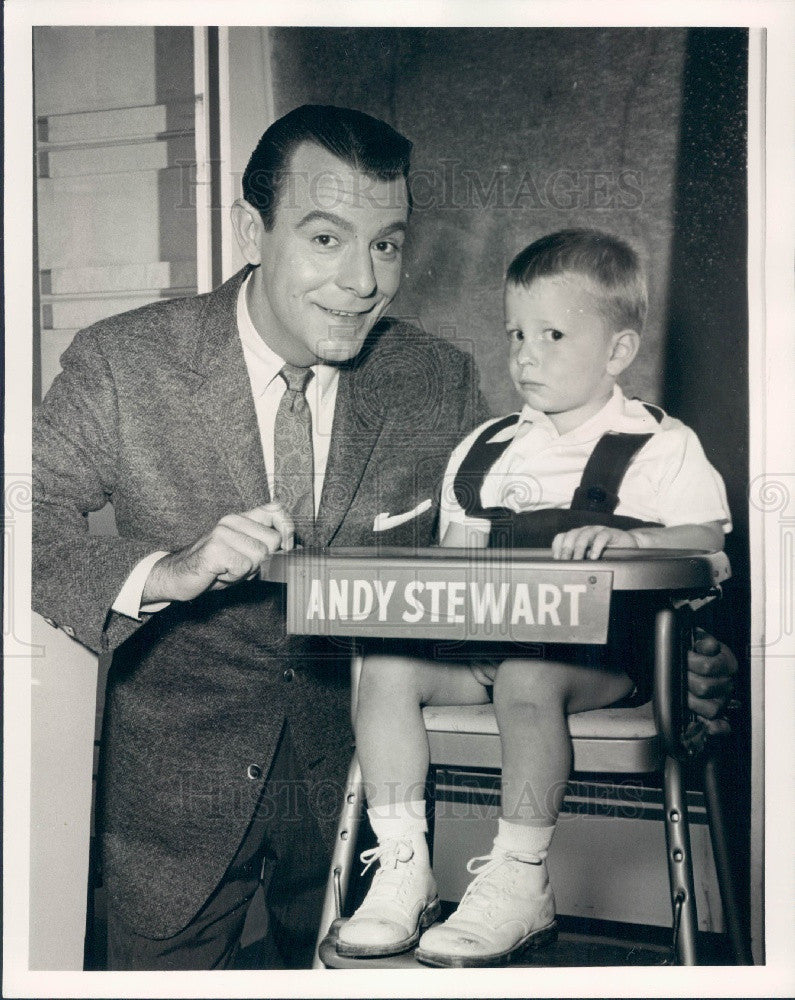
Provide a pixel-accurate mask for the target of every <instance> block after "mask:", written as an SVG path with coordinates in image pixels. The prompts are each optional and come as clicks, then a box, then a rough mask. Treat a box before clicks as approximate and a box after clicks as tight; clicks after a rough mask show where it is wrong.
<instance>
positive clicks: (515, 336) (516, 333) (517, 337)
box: [508, 330, 524, 344]
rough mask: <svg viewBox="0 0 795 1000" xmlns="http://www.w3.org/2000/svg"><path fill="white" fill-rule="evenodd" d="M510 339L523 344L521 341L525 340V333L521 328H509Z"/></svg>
mask: <svg viewBox="0 0 795 1000" xmlns="http://www.w3.org/2000/svg"><path fill="white" fill-rule="evenodd" d="M508 340H510V341H512V342H513V343H515V344H521V342H522V341H523V340H524V333H522V331H521V330H509V331H508Z"/></svg>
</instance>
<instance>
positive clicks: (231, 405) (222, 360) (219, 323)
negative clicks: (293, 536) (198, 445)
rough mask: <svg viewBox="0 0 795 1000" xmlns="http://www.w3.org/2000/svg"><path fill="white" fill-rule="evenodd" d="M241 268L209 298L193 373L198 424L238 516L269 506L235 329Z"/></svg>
mask: <svg viewBox="0 0 795 1000" xmlns="http://www.w3.org/2000/svg"><path fill="white" fill-rule="evenodd" d="M248 271H249V269H248V268H245V269H244V270H242V271H239V272H238V273H237V274H236V275H234V276H233V277H232V278H230V280H229V281H227V282H226V283H225V284H224V285H221V287H220V288H219V289H218V290H217V291H215V292H213V293H211V294H210V295H209V296H208V298H207V305H206V308H205V312H204V315H203V317H202V327H203V328H202V331H201V335H200V337H199V341H198V344H197V349H196V354H195V356H194V359H193V364H192V367H193V369H194V372H195V375H196V383H195V386H194V388H193V392H192V396H193V403H194V407H195V413H196V418H197V420H198V421H199V422H200V424H201V425H202V426H203V428H204V431H205V433H206V436H207V440H208V441H212V442H213V443H214V444H215V447H216V449H217V451H218V456H219V460H220V461H221V462H222V463H223V465H224V466H225V467H226V469H227V471H228V473H229V476H230V478H231V480H232V483H233V485H234V486H235V488H236V489H237V491H238V492H239V494H240V499H241V504H242V506H241V510H248V509H250V508H251V507H256V506H257V505H258V504H261V503H267V502H268V501H269V500H270V492H269V489H268V478H267V473H266V471H265V460H264V458H263V456H262V443H261V441H260V435H259V426H258V424H257V414H256V410H255V409H254V400H253V398H252V396H251V386H250V383H249V377H248V370H247V369H246V362H245V359H244V357H243V349H242V346H241V344H240V337H239V335H238V329H237V295H238V291H239V290H240V285H241V284H242V282H243V280H244V279H245V277H246V275H247V274H248Z"/></svg>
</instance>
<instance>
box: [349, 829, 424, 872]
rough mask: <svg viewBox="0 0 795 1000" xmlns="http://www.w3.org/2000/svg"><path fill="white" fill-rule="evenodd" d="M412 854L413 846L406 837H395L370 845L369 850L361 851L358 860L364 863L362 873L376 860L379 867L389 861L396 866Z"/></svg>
mask: <svg viewBox="0 0 795 1000" xmlns="http://www.w3.org/2000/svg"><path fill="white" fill-rule="evenodd" d="M413 856H414V848H413V847H412V846H411V841H410V840H408V839H407V838H399V839H398V838H396V839H394V840H386V841H384V843H383V844H377V845H376V846H375V847H371V848H370V850H369V851H362V853H361V854H360V855H359V860H360V861H361V863H362V864H363V865H364V868H363V869H362V875H364V874H365V873H366V872H367V871H368V869H370V868H371V867H372V866H373V865H374V864H375V862H376V861H380V862H381V867H382V868H386V867H387V865H388V864H389V862H390V861H391V862H392V867H393V868H396V867H397V864H398V862H399V861H410V860H411V859H412V857H413Z"/></svg>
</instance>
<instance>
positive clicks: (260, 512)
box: [244, 500, 295, 551]
mask: <svg viewBox="0 0 795 1000" xmlns="http://www.w3.org/2000/svg"><path fill="white" fill-rule="evenodd" d="M244 517H248V518H250V519H251V520H252V521H256V522H257V523H258V524H262V525H265V527H269V528H274V530H275V531H277V532H278V534H279V537H280V538H281V548H283V549H284V550H285V551H289V550H290V549H291V548H292V547H293V545H294V544H295V524H294V523H293V519H292V517H290V515H289V514H288V513H287V511H286V510H285V509H284V507H282V505H281V504H280V503H277V502H276V501H275V500H274V501H272V502H271V503H264V504H262V505H261V506H259V507H255V508H254V509H253V510H249V511H246V513H245V515H244Z"/></svg>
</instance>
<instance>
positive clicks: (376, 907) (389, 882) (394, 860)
mask: <svg viewBox="0 0 795 1000" xmlns="http://www.w3.org/2000/svg"><path fill="white" fill-rule="evenodd" d="M416 847H417V845H415V844H413V843H412V840H411V838H410V837H406V838H395V839H394V840H387V841H385V842H384V843H382V844H379V845H378V847H374V848H373V849H372V850H370V851H364V853H363V854H362V855H361V860H362V862H363V863H364V864H365V869H364V871H363V872H362V875H364V872H366V871H367V869H368V868H369V867H370V865H372V864H373V863H374V862H376V861H379V862H380V867H379V869H378V871H377V872H376V873H375V877H374V878H373V884H372V885H371V886H370V889H369V891H368V893H367V895H366V896H365V898H364V902H363V903H362V905H361V906H360V907H359V909H358V910H357V911H356V912H355V913H354V914H353V916H352V917H351V918H350V920H346V921H345V923H343V924H342V925H341V927H340V930H339V938H338V940H337V954H338V955H347V956H358V957H368V958H376V957H385V956H387V955H399V954H400V953H401V952H404V951H408V950H409V949H410V948H413V947H414V946H415V945H416V943H417V941H418V940H419V937H420V930H422V929H423V928H425V927H428V926H429V925H430V924H432V923H433V922H434V920H437V919H438V918H439V912H440V910H439V897H438V895H437V893H436V882H435V881H434V878H433V874H432V872H431V868H430V865H429V864H428V859H427V851H425V852H423V851H422V850H417V849H416ZM423 854H424V855H425V856H424V857H423V856H422V855H423Z"/></svg>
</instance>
